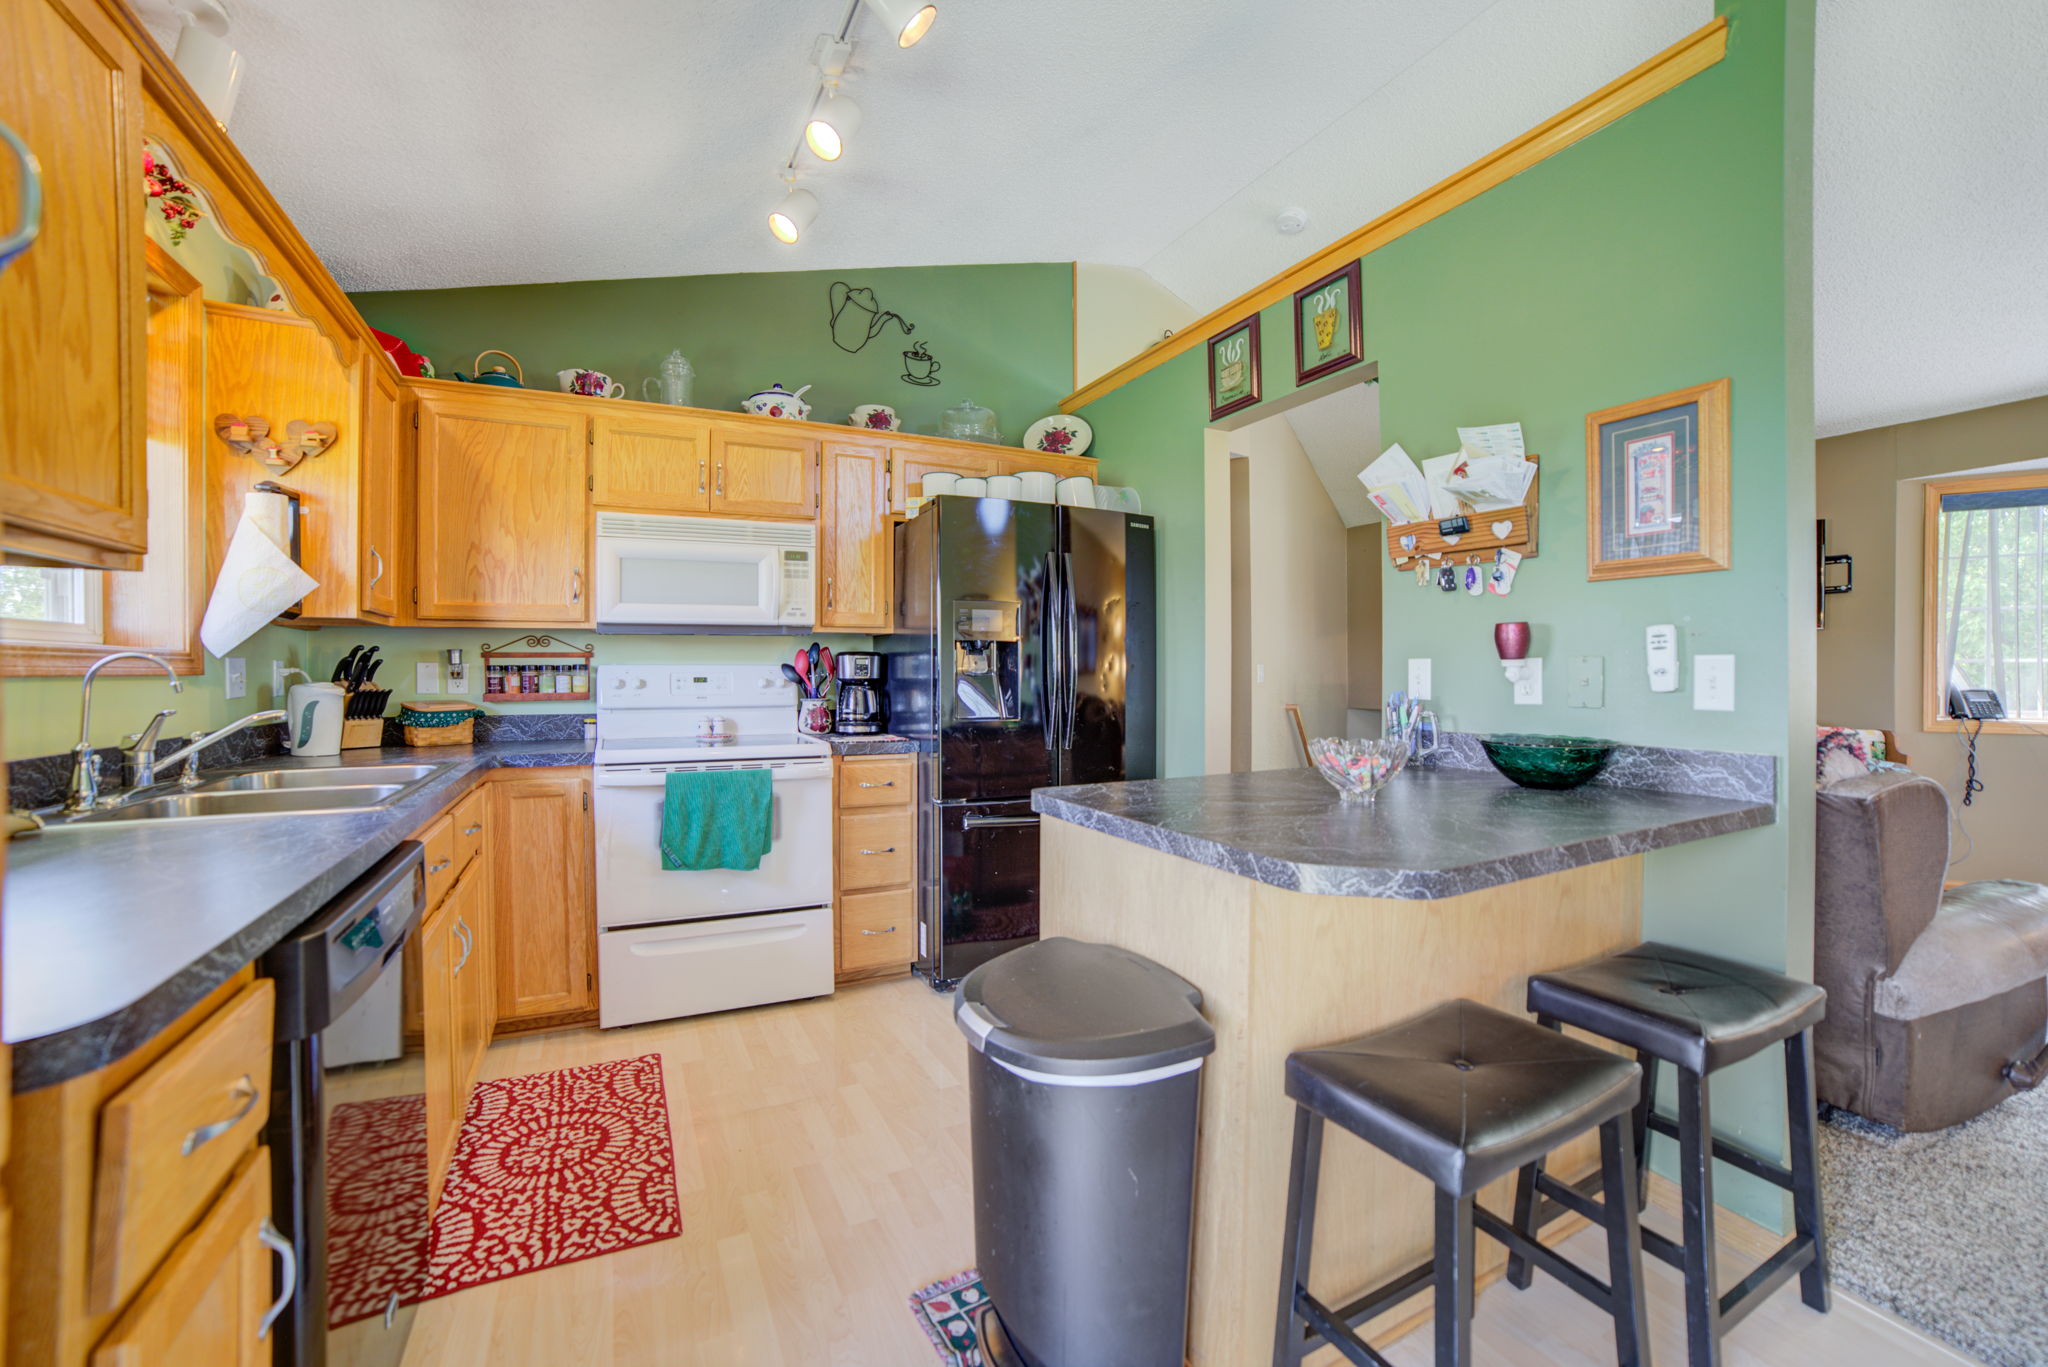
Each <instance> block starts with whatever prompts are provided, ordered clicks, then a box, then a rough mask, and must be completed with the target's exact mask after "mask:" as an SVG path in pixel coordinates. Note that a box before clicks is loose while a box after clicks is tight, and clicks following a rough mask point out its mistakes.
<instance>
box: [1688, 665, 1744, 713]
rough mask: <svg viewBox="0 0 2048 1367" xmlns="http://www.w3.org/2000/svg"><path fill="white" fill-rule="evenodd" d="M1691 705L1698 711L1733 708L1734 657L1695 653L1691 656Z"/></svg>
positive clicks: (1732, 709)
mask: <svg viewBox="0 0 2048 1367" xmlns="http://www.w3.org/2000/svg"><path fill="white" fill-rule="evenodd" d="M1692 705H1693V710H1694V711H1698V712H1733V711H1734V710H1735V657H1734V656H1733V655H1695V656H1693V657H1692Z"/></svg>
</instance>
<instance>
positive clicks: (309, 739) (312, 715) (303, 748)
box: [284, 683, 346, 755]
mask: <svg viewBox="0 0 2048 1367" xmlns="http://www.w3.org/2000/svg"><path fill="white" fill-rule="evenodd" d="M345 701H346V695H345V694H344V693H343V692H342V688H341V685H340V684H337V683H301V684H293V685H292V687H291V692H290V693H288V694H286V696H285V705H284V706H285V714H286V715H285V726H286V728H287V729H286V732H285V748H286V749H287V750H289V751H291V752H292V753H293V754H295V755H338V754H340V753H341V714H342V705H343V703H344V702H345Z"/></svg>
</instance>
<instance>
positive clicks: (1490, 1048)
mask: <svg viewBox="0 0 2048 1367" xmlns="http://www.w3.org/2000/svg"><path fill="white" fill-rule="evenodd" d="M1641 1084H1642V1069H1640V1068H1638V1067H1637V1066H1636V1064H1635V1063H1634V1062H1632V1061H1631V1060H1629V1059H1626V1058H1622V1057H1621V1056H1619V1055H1617V1054H1611V1053H1609V1052H1607V1051H1606V1050H1604V1049H1599V1048H1595V1047H1594V1046H1593V1045H1590V1044H1583V1043H1581V1042H1580V1041H1578V1040H1574V1039H1568V1038H1566V1037H1565V1036H1563V1035H1560V1034H1558V1033H1557V1032H1555V1031H1552V1030H1545V1029H1544V1028H1543V1027H1541V1026H1539V1025H1537V1024H1536V1023H1535V1022H1533V1021H1530V1020H1526V1019H1524V1018H1522V1017H1520V1016H1511V1015H1508V1014H1507V1013H1506V1012H1504V1011H1496V1010H1494V1009H1493V1008H1492V1007H1489V1006H1481V1005H1480V1004H1479V1003H1478V1002H1473V1001H1465V1000H1462V999H1461V1000H1457V1001H1450V1002H1446V1003H1444V1004H1443V1005H1442V1006H1439V1007H1435V1008H1432V1009H1431V1010H1429V1011H1426V1012H1424V1013H1423V1014H1422V1015H1420V1016H1416V1017H1414V1018H1412V1019H1410V1020H1407V1021H1404V1022H1402V1023H1401V1024H1399V1025H1396V1026H1393V1027H1391V1028H1390V1029H1386V1030H1381V1031H1378V1032H1376V1033H1374V1034H1370V1035H1361V1036H1359V1037H1358V1038H1357V1039H1352V1040H1346V1041H1344V1042H1343V1043H1341V1044H1332V1045H1329V1046H1327V1047H1325V1048H1321V1049H1302V1050H1298V1051H1296V1052H1295V1053H1292V1054H1289V1055H1288V1056H1287V1095H1288V1096H1290V1097H1292V1098H1294V1100H1295V1101H1297V1102H1299V1103H1300V1104H1302V1105H1303V1106H1306V1107H1308V1108H1309V1109H1310V1110H1312V1111H1314V1112H1316V1113H1317V1114H1319V1115H1321V1116H1324V1117H1325V1118H1327V1119H1329V1120H1332V1121H1335V1122H1336V1123H1337V1124H1339V1125H1342V1126H1343V1127H1344V1128H1345V1129H1347V1130H1349V1131H1351V1132H1352V1133H1353V1134H1355V1135H1357V1136H1358V1137H1359V1138H1360V1139H1363V1140H1365V1141H1366V1142H1367V1143H1369V1144H1371V1145H1373V1146H1374V1147H1375V1148H1378V1149H1380V1150H1382V1151H1383V1152H1385V1153H1387V1154H1389V1155H1391V1156H1392V1157H1394V1158H1398V1159H1400V1160H1401V1161H1402V1162H1403V1163H1406V1164H1407V1165H1408V1166H1409V1167H1411V1168H1413V1169H1415V1170H1416V1171H1417V1172H1419V1173H1421V1174H1422V1175H1423V1176H1425V1177H1427V1178H1429V1179H1430V1181H1432V1182H1434V1183H1436V1185H1437V1186H1438V1188H1440V1189H1441V1190H1443V1191H1447V1192H1450V1193H1452V1194H1454V1195H1457V1196H1467V1195H1470V1194H1471V1193H1473V1192H1475V1191H1477V1190H1479V1188H1481V1187H1483V1186H1485V1185H1486V1184H1487V1183H1488V1182H1491V1181H1493V1180H1494V1179H1495V1178H1497V1177H1501V1176H1504V1175H1505V1174H1507V1173H1510V1172H1513V1171H1514V1170H1515V1169H1516V1168H1519V1167H1521V1166H1522V1165H1523V1164H1524V1163H1528V1162H1531V1161H1533V1160H1534V1159H1536V1158H1539V1157H1541V1156H1542V1155H1543V1154H1545V1153H1548V1152H1549V1151H1550V1150H1551V1149H1554V1148H1556V1147H1557V1146H1558V1145H1559V1144H1561V1143H1563V1142H1564V1141H1565V1140H1567V1139H1570V1138H1572V1137H1573V1136H1575V1135H1579V1134H1583V1133H1584V1132H1585V1131H1587V1130H1589V1129H1592V1128H1593V1127H1594V1126H1596V1125H1598V1124H1600V1123H1601V1122H1602V1121H1605V1120H1609V1119H1612V1118H1613V1117H1614V1116H1616V1115H1619V1114H1620V1113H1621V1112H1623V1111H1625V1110H1627V1109H1629V1107H1631V1106H1633V1105H1634V1104H1635V1099H1636V1093H1637V1090H1638V1088H1639V1087H1640V1086H1641Z"/></svg>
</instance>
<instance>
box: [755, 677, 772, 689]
mask: <svg viewBox="0 0 2048 1367" xmlns="http://www.w3.org/2000/svg"><path fill="white" fill-rule="evenodd" d="M754 687H756V688H759V689H764V690H765V689H770V688H773V687H775V681H774V680H773V679H756V680H754Z"/></svg>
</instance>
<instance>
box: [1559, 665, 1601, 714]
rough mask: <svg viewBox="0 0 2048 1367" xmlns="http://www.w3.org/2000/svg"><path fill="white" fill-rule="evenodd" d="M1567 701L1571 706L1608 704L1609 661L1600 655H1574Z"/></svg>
mask: <svg viewBox="0 0 2048 1367" xmlns="http://www.w3.org/2000/svg"><path fill="white" fill-rule="evenodd" d="M1565 702H1566V704H1567V705H1568V706H1571V707H1605V706H1606V705H1607V661H1606V660H1605V659H1604V658H1602V657H1601V656H1598V655H1574V656H1573V657H1572V673H1571V678H1570V679H1569V680H1568V681H1567V682H1566V684H1565Z"/></svg>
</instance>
